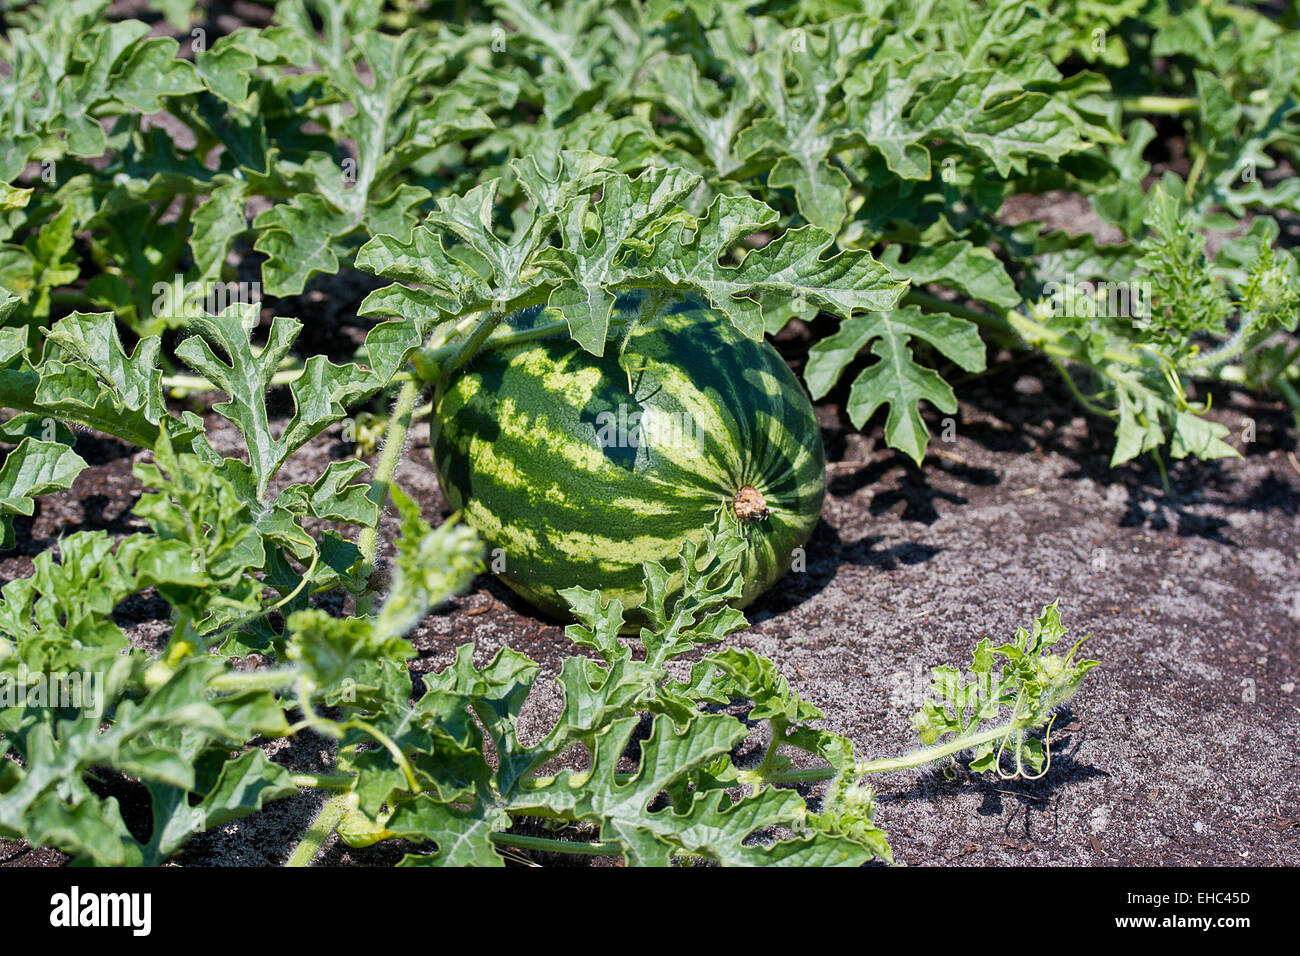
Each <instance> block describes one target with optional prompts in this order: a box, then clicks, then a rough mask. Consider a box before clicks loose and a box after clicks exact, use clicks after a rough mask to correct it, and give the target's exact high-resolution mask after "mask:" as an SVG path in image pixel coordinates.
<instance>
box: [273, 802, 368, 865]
mask: <svg viewBox="0 0 1300 956" xmlns="http://www.w3.org/2000/svg"><path fill="white" fill-rule="evenodd" d="M351 800H352V794H351V792H350V791H349V792H347V793H340V794H337V795H335V796H333V797H330V798H329V799H328V800H326V801H325V803H324V804H323V805H322V806H321V808H320V812H319V813H317V814H316V819H315V820H313V821H312V822H311V826H310V827H308V829H307V832H306V833H305V834H304V835H303V838H302V840H300V841H299V843H298V845H297V846H296V847H294V848H293V852H292V853H290V854H289V859H287V860H285V861H284V865H285V866H310V865H311V861H312V860H314V859H315V858H316V854H317V853H319V852H320V848H321V847H322V846H324V845H325V841H326V840H328V839H329V837H330V834H331V833H333V832H334V831H335V830H336V829H337V828H338V825H339V824H340V823H342V822H343V818H344V817H345V816H347V814H348V811H349V810H351V809H352V803H351Z"/></svg>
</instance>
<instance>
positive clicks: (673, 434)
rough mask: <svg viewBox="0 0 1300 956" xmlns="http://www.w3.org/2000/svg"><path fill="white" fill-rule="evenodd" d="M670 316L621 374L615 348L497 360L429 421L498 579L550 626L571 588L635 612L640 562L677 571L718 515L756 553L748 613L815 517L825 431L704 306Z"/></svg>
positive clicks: (454, 389)
mask: <svg viewBox="0 0 1300 956" xmlns="http://www.w3.org/2000/svg"><path fill="white" fill-rule="evenodd" d="M664 312H666V314H664V313H663V312H661V314H660V316H659V317H658V318H657V319H656V320H655V321H654V322H653V323H650V324H647V325H644V326H640V327H637V328H636V329H635V330H634V331H633V332H632V334H631V335H630V336H629V337H628V340H627V344H626V349H625V354H624V356H623V362H622V364H621V365H620V362H619V360H618V358H617V357H616V356H615V355H614V354H612V353H613V352H615V351H616V350H615V349H614V348H613V347H611V348H609V349H607V350H606V355H605V356H603V357H597V356H594V355H592V354H591V353H589V352H587V351H585V350H583V349H582V348H581V347H580V346H579V345H577V343H575V342H574V341H573V340H572V339H570V338H568V337H567V336H561V337H554V338H548V339H541V340H534V341H526V342H520V343H515V344H506V345H501V346H499V347H496V348H492V349H487V350H485V351H483V352H482V353H480V355H479V356H478V357H477V358H476V359H475V360H474V361H473V362H472V363H471V364H470V365H469V366H468V367H467V368H466V369H465V370H463V371H462V372H461V373H460V375H459V377H457V378H456V379H455V380H454V381H453V382H452V383H451V384H450V385H449V386H448V387H447V389H446V391H445V393H444V394H443V395H442V396H441V397H440V399H439V400H438V402H437V408H436V409H435V413H434V414H433V416H432V417H431V434H430V446H431V448H432V449H433V456H434V464H435V467H436V470H437V474H438V481H439V483H440V484H441V486H442V491H443V495H444V497H445V498H446V500H447V502H448V504H449V505H450V506H451V507H452V508H453V509H456V510H461V511H463V512H464V514H465V516H466V519H467V520H468V521H469V523H470V524H471V525H472V526H473V527H474V528H475V529H476V530H477V531H478V532H479V534H480V535H481V536H482V537H483V539H484V540H485V541H486V543H487V546H488V549H489V557H488V561H489V564H490V565H491V566H492V570H493V571H494V572H495V573H496V574H497V575H498V577H499V578H500V579H501V580H502V581H504V582H505V583H506V584H507V585H508V586H509V587H511V588H512V589H513V590H515V591H516V592H518V593H519V594H520V595H522V596H523V597H524V598H525V599H526V600H528V601H529V602H531V603H532V604H533V605H534V606H536V607H538V608H540V609H542V610H544V611H546V612H549V613H550V614H553V615H555V616H558V617H561V618H563V617H566V616H567V615H566V613H565V612H566V608H567V605H566V603H565V601H564V600H563V599H562V598H561V597H560V595H559V593H558V592H559V591H561V590H562V589H564V588H567V587H570V586H572V585H581V586H582V587H584V588H589V589H592V590H596V589H599V590H601V591H603V592H604V593H605V595H606V597H614V598H618V599H619V600H620V601H622V602H623V606H624V607H625V608H628V609H633V608H635V607H637V606H638V605H639V604H640V603H641V602H642V600H644V590H643V585H644V582H643V573H642V569H641V562H643V561H646V560H654V561H658V562H660V563H661V564H663V565H664V566H665V567H666V568H669V569H671V568H673V567H674V566H676V557H677V555H678V553H679V552H680V550H681V547H682V544H683V543H684V541H686V540H687V539H691V540H694V541H695V542H696V543H697V544H700V545H702V544H703V542H704V540H705V537H706V532H707V531H708V529H710V528H713V527H716V526H717V522H718V521H719V520H720V512H721V516H722V519H721V520H727V519H729V520H730V522H731V523H732V527H735V528H736V529H737V530H739V531H740V533H741V534H742V535H743V536H744V538H745V539H746V542H747V544H746V548H745V552H744V556H743V559H742V565H741V573H742V574H743V575H744V579H745V585H744V591H743V594H742V595H741V597H740V599H739V600H738V601H737V602H736V603H737V606H738V607H743V606H744V605H746V604H748V603H749V602H750V601H752V600H753V599H754V598H755V597H757V596H758V595H759V594H760V593H762V592H763V591H764V590H765V589H766V588H767V587H769V586H770V585H771V584H772V583H773V582H775V581H776V580H777V579H778V578H779V577H781V575H782V574H784V573H785V572H786V570H787V569H788V568H789V567H790V564H791V561H792V559H793V558H794V557H795V555H796V554H797V552H798V549H799V548H800V547H801V546H802V545H803V544H804V543H805V542H806V541H807V540H808V537H809V535H811V534H812V530H813V527H814V526H815V525H816V523H817V520H818V517H819V515H820V513H821V506H822V499H823V497H824V495H825V480H826V460H825V454H824V451H823V449H822V441H821V433H820V431H819V429H818V426H817V420H816V418H815V416H814V415H813V409H812V404H811V403H810V402H809V400H808V396H807V395H806V394H805V393H804V390H803V388H802V387H801V386H800V384H799V382H798V380H797V379H796V378H795V376H794V374H793V373H792V372H791V371H790V368H789V367H788V366H787V365H786V364H785V362H784V361H782V359H781V356H780V355H778V354H777V352H776V350H775V349H774V348H772V346H771V345H769V344H768V343H767V342H765V341H760V342H755V341H752V340H751V339H748V338H746V337H745V336H744V335H742V334H740V333H739V332H738V331H736V329H735V328H734V327H733V326H732V325H731V323H730V322H728V321H727V320H726V318H725V317H723V316H720V315H717V314H715V313H712V312H710V311H708V310H707V309H706V308H703V307H701V306H699V305H697V304H694V303H689V302H687V303H678V304H677V305H675V306H674V307H672V308H670V309H667V310H664ZM629 619H630V620H632V621H635V620H636V615H635V614H633V615H630V617H629Z"/></svg>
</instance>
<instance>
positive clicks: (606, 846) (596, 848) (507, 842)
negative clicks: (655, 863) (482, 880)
mask: <svg viewBox="0 0 1300 956" xmlns="http://www.w3.org/2000/svg"><path fill="white" fill-rule="evenodd" d="M492 842H493V843H495V844H497V846H511V847H514V848H515V849H517V850H538V851H541V852H543V853H571V854H575V855H578V856H622V855H623V850H622V849H621V848H620V847H619V846H618V845H617V844H615V843H582V842H580V841H577V840H554V839H550V838H548V837H534V836H524V835H523V834H520V833H493V834H492Z"/></svg>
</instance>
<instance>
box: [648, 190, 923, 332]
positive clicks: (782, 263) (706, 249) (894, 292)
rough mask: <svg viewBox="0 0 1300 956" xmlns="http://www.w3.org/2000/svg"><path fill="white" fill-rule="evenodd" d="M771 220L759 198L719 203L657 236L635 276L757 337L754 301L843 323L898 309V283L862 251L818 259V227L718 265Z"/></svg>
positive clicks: (822, 237) (758, 309)
mask: <svg viewBox="0 0 1300 956" xmlns="http://www.w3.org/2000/svg"><path fill="white" fill-rule="evenodd" d="M775 222H776V213H775V212H773V211H772V210H771V209H770V208H768V207H767V206H766V205H765V204H763V203H761V202H758V201H757V200H753V199H748V198H743V199H738V198H730V197H726V196H722V197H719V198H718V199H717V200H715V201H714V203H713V204H712V205H711V206H710V207H709V210H708V212H707V213H706V214H705V215H704V216H703V217H702V218H700V219H699V220H696V221H695V222H693V223H689V224H681V225H675V226H670V227H669V228H668V229H667V230H666V231H665V232H663V233H662V234H661V235H660V237H659V239H658V240H657V242H656V244H655V248H654V251H653V253H650V254H648V255H645V256H641V257H639V258H638V260H637V262H636V265H635V267H634V270H633V271H634V273H635V274H636V275H639V276H646V277H654V278H657V279H659V280H661V281H663V282H665V283H666V284H667V285H668V286H669V287H670V288H673V289H677V290H681V291H686V292H696V293H699V294H700V295H702V296H704V297H705V299H706V300H707V301H708V303H709V305H711V306H712V307H713V308H715V309H717V310H718V311H719V312H721V313H722V314H723V315H725V316H726V317H727V319H729V320H730V321H731V323H732V324H733V325H735V326H736V328H738V329H740V331H742V332H744V333H745V334H746V335H748V336H749V337H750V338H755V339H756V338H759V337H761V336H762V334H763V329H764V321H763V307H762V305H761V304H760V302H759V301H756V299H755V298H754V297H755V296H768V295H777V296H784V297H788V298H792V299H803V300H807V301H809V302H813V303H815V304H817V305H819V306H821V307H822V308H824V309H826V310H827V311H828V312H832V313H834V314H836V315H838V316H841V317H843V318H848V316H849V315H850V314H852V313H853V312H854V311H860V310H881V309H889V308H892V307H893V306H894V305H896V304H897V302H898V300H899V298H900V297H901V296H902V294H903V292H904V289H905V284H904V283H900V282H898V281H896V280H895V279H894V278H893V277H892V276H890V274H889V270H887V269H886V268H885V267H884V266H882V265H881V264H880V263H878V262H876V260H875V259H873V258H872V257H871V256H870V255H869V254H868V253H865V252H852V251H850V252H841V253H839V254H837V255H834V256H831V257H829V258H823V255H824V253H825V252H826V250H827V248H828V247H829V246H830V244H831V242H832V236H831V235H830V234H829V233H827V232H825V231H823V230H821V229H818V228H817V227H816V226H804V227H802V228H800V229H791V230H789V231H787V232H786V233H785V234H783V235H782V236H780V237H779V238H777V239H775V240H773V241H772V242H770V243H768V244H767V245H766V246H764V247H763V248H761V249H752V250H750V251H749V252H748V253H747V254H746V255H745V257H744V259H743V260H741V262H740V264H739V265H734V266H733V265H724V264H723V263H722V260H723V259H724V257H727V256H729V255H730V254H731V253H732V252H733V250H734V249H735V248H736V246H737V244H738V243H739V242H740V241H741V240H742V239H744V238H745V237H747V236H750V235H753V234H754V233H756V232H759V231H761V230H764V229H767V228H769V227H771V226H772V225H773V224H774V223H775Z"/></svg>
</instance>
